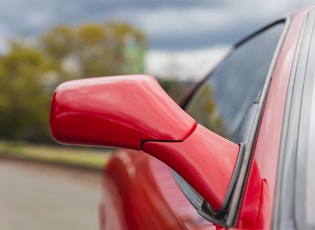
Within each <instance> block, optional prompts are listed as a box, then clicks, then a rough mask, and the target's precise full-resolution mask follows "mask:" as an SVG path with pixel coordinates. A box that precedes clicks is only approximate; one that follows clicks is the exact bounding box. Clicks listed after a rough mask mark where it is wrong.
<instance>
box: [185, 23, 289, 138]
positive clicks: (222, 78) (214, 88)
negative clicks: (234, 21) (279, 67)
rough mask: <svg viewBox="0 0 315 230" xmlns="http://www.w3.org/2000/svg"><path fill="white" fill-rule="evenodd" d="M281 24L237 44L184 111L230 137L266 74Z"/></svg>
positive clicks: (279, 34)
mask: <svg viewBox="0 0 315 230" xmlns="http://www.w3.org/2000/svg"><path fill="white" fill-rule="evenodd" d="M283 28H284V23H277V24H274V25H273V26H271V27H268V28H267V29H265V30H263V31H261V32H260V33H258V34H256V35H255V36H252V37H250V38H249V39H246V40H245V41H243V42H242V43H240V44H239V45H237V46H236V47H235V48H234V49H233V50H232V52H231V53H230V55H229V56H228V57H227V58H226V59H225V60H224V61H223V62H222V63H221V64H220V65H219V66H218V67H217V68H216V69H215V70H214V71H213V72H212V73H211V75H210V76H209V78H208V80H207V81H206V82H205V83H204V84H202V85H201V86H200V87H199V89H198V90H197V91H196V92H195V94H194V96H193V97H192V99H191V100H190V102H188V104H186V106H185V109H186V111H187V112H188V113H189V114H190V115H191V116H192V117H193V118H194V119H195V120H196V121H197V122H198V123H200V124H202V125H204V126H205V127H207V128H209V129H210V130H212V131H214V132H216V133H218V134H220V135H222V136H224V137H226V138H229V139H230V138H231V137H232V135H233V133H234V132H235V130H236V129H237V127H238V125H239V123H240V122H241V120H242V118H243V117H244V115H245V113H246V111H247V110H248V108H249V107H250V105H251V104H252V102H253V101H254V100H255V98H256V97H257V95H258V94H259V92H260V90H261V89H262V88H263V85H264V82H265V80H266V77H267V75H268V71H269V68H270V65H271V62H272V58H273V55H274V53H275V50H276V47H277V44H278V41H279V39H280V37H281V33H282V31H283Z"/></svg>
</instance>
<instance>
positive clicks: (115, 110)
mask: <svg viewBox="0 0 315 230" xmlns="http://www.w3.org/2000/svg"><path fill="white" fill-rule="evenodd" d="M195 126H196V123H195V121H194V120H193V119H192V118H191V117H190V116H189V115H187V114H186V113H185V112H184V111H183V110H182V109H181V108H180V107H179V106H178V105H177V104H176V103H175V102H174V101H173V100H172V99H171V98H170V97H169V96H168V95H167V94H166V93H165V92H164V90H163V89H162V88H161V86H160V85H159V84H158V82H157V81H156V80H155V79H154V78H153V77H150V76H146V75H133V76H117V77H101V78H89V79H80V80H74V81H69V82H66V83H63V84H61V85H60V86H59V87H58V88H57V89H56V90H55V93H54V96H53V100H52V104H51V115H50V127H51V132H52V135H53V137H54V138H55V140H57V141H58V142H61V143H66V144H79V145H96V146H115V147H124V148H131V149H136V150H139V149H140V145H141V141H143V140H172V141H180V140H183V139H185V138H186V137H187V136H188V135H189V134H190V133H191V132H192V130H193V129H194V128H195Z"/></svg>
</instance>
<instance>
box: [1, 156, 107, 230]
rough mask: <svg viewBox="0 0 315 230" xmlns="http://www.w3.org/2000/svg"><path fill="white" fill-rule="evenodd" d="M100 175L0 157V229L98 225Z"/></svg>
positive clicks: (13, 229) (28, 229) (77, 228)
mask: <svg viewBox="0 0 315 230" xmlns="http://www.w3.org/2000/svg"><path fill="white" fill-rule="evenodd" d="M100 186H101V175H100V173H96V172H86V171H84V172H82V171H80V170H74V169H72V170H67V169H64V168H56V167H53V166H47V165H39V164H34V163H23V162H17V161H12V160H4V159H0V229H4V230H5V229H7V230H20V229H23V230H37V229H38V230H42V229H45V230H50V229H54V230H56V229H69V230H70V229H71V230H72V229H76V230H80V229H82V230H86V229H99V223H98V202H99V200H100Z"/></svg>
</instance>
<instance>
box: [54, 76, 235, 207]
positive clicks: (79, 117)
mask: <svg viewBox="0 0 315 230" xmlns="http://www.w3.org/2000/svg"><path fill="white" fill-rule="evenodd" d="M50 128H51V134H52V136H53V138H54V139H55V140H56V141H57V142H60V143H63V144H72V145H91V146H112V147H119V148H130V149H135V150H142V151H144V152H146V153H148V154H150V155H152V156H154V157H156V158H158V159H160V160H161V161H163V162H164V163H166V164H167V165H169V166H170V167H171V168H172V169H173V170H175V171H176V172H177V173H178V174H179V175H180V176H181V177H182V178H183V179H185V180H186V181H187V182H188V183H189V184H190V185H191V186H192V187H193V188H194V189H195V190H196V191H197V192H198V193H199V194H200V195H201V196H202V197H203V198H204V199H205V200H206V201H207V202H208V204H209V205H210V206H211V208H212V209H213V210H214V211H215V212H218V213H219V212H221V211H222V209H226V207H225V206H226V203H227V200H228V199H229V198H230V197H227V196H230V193H231V181H233V179H232V177H234V176H233V175H234V174H235V172H234V169H235V166H236V163H237V160H238V155H239V151H240V146H239V145H237V144H235V143H233V142H231V141H229V140H227V139H225V138H223V137H221V136H219V135H217V134H215V133H213V132H211V131H210V130H208V129H206V128H204V127H203V126H201V125H197V124H196V122H195V121H194V120H193V118H191V117H190V116H189V115H188V114H187V113H186V112H185V111H183V110H182V109H181V108H180V107H179V106H178V105H177V104H176V103H175V102H174V101H173V100H172V99H171V98H170V97H169V96H168V95H167V94H166V93H165V92H164V90H163V89H162V88H161V87H160V85H159V84H158V82H157V81H156V80H155V78H153V77H151V76H147V75H130V76H116V77H100V78H90V79H80V80H74V81H69V82H66V83H63V84H61V85H60V86H58V87H57V89H56V90H55V92H54V95H53V98H52V103H51V113H50ZM232 187H233V186H232Z"/></svg>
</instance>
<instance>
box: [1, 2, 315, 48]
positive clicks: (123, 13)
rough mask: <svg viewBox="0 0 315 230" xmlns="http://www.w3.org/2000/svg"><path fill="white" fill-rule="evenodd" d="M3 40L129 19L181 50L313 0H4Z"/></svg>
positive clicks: (233, 36)
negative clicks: (63, 27) (65, 25)
mask: <svg viewBox="0 0 315 230" xmlns="http://www.w3.org/2000/svg"><path fill="white" fill-rule="evenodd" d="M2 1H3V3H2V4H1V7H0V41H1V43H2V44H1V46H3V43H4V41H5V40H6V38H8V37H16V36H32V35H36V34H37V33H40V32H42V31H45V30H48V29H50V28H51V27H52V26H53V25H55V24H60V23H69V24H80V23H83V22H86V21H95V22H103V21H106V20H110V19H111V20H121V21H128V22H130V23H131V24H133V25H134V26H136V27H138V28H140V29H141V30H143V31H144V32H145V34H146V35H147V36H148V41H149V48H150V49H158V50H160V49H163V50H170V49H172V50H182V49H198V48H203V47H210V46H212V45H214V44H218V43H223V44H230V43H234V42H236V41H237V40H239V39H240V38H242V37H243V36H244V35H246V34H247V33H249V32H251V31H252V30H254V29H255V28H257V26H258V27H259V26H262V25H264V24H265V23H268V22H270V21H271V20H273V19H275V18H277V17H279V16H281V15H283V14H286V13H287V12H290V11H292V10H294V9H298V8H301V7H303V6H304V5H306V4H311V3H312V2H314V3H315V1H314V0H312V1H311V0H238V1H232V0H156V1H154V0H9V1H5V2H4V0H2Z"/></svg>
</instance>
